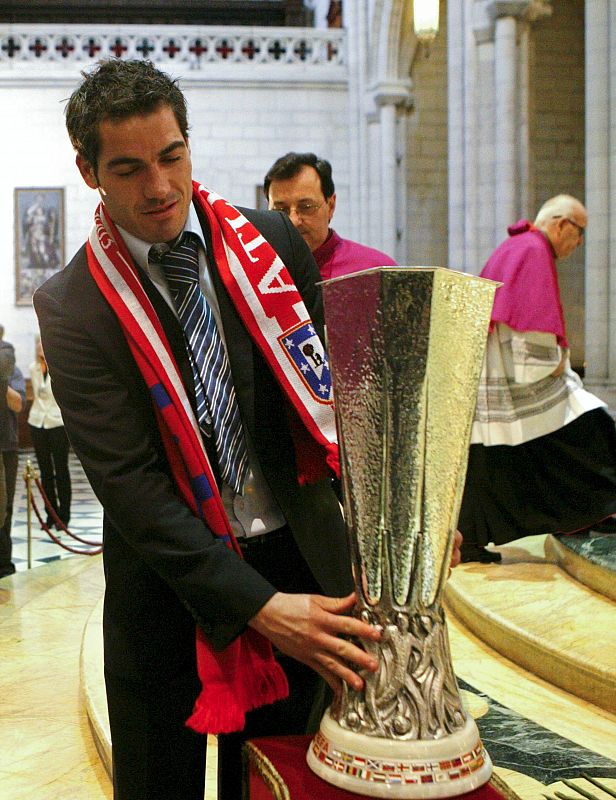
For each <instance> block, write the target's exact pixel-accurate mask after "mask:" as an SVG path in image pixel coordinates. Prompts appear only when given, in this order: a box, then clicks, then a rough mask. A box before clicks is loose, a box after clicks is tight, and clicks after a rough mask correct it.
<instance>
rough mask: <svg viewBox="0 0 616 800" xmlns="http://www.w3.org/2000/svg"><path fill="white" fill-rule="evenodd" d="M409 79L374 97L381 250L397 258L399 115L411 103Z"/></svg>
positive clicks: (386, 86)
mask: <svg viewBox="0 0 616 800" xmlns="http://www.w3.org/2000/svg"><path fill="white" fill-rule="evenodd" d="M409 96H410V80H407V81H392V82H391V83H381V84H380V85H379V86H378V87H377V89H376V92H375V94H374V101H375V103H376V105H377V107H378V108H379V127H380V159H379V160H380V166H381V237H380V249H381V250H383V251H384V252H385V253H387V255H389V256H391V257H392V258H396V253H397V246H398V240H397V236H396V227H397V225H396V220H397V219H398V211H399V210H398V197H399V192H398V184H399V175H398V173H399V170H398V164H397V155H398V151H399V142H398V126H397V116H398V107H399V106H401V105H403V104H405V103H406V102H408V99H409Z"/></svg>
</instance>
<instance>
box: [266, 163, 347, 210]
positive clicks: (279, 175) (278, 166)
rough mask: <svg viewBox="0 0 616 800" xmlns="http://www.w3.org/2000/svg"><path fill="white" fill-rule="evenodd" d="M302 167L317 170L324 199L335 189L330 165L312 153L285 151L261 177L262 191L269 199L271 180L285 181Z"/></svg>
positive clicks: (296, 173) (327, 198)
mask: <svg viewBox="0 0 616 800" xmlns="http://www.w3.org/2000/svg"><path fill="white" fill-rule="evenodd" d="M304 167H312V168H313V169H315V170H316V171H317V174H318V176H319V179H320V181H321V191H322V192H323V197H324V198H325V199H326V200H329V198H330V197H331V196H332V195H333V194H334V192H335V191H336V189H335V187H334V180H333V178H332V165H331V164H330V163H329V161H326V160H325V159H324V158H319V157H318V156H316V155H315V154H314V153H293V152H291V153H287V154H286V155H284V156H281V157H280V158H279V159H278V160H277V161H275V162H274V163H273V164H272V166H271V167H270V168H269V171H268V173H267V175H266V176H265V178H264V179H263V192H264V193H265V196H266V197H267V198H268V199H269V187H270V183H271V182H272V181H286V180H288V179H289V178H294V177H295V176H296V175H298V174H299V173H300V172H301V171H302V169H303V168H304Z"/></svg>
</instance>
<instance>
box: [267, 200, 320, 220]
mask: <svg viewBox="0 0 616 800" xmlns="http://www.w3.org/2000/svg"><path fill="white" fill-rule="evenodd" d="M324 204H325V200H323V202H322V203H319V204H318V205H317V204H316V203H298V204H297V205H296V206H285V205H283V204H282V203H274V206H273V208H274V211H282V213H283V214H286V215H287V217H290V216H291V214H292V213H293V211H295V213H296V214H297V216H298V217H302V218H304V217H314V215H315V214H316V213H317V211H318V210H319V209H320V208H323V206H324Z"/></svg>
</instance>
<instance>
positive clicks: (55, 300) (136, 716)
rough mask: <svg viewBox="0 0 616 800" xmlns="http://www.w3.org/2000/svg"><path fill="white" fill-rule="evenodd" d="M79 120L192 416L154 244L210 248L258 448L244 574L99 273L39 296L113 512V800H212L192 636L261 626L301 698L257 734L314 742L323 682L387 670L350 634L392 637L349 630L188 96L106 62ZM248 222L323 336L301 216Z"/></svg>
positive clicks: (139, 67) (85, 170)
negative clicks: (189, 489) (167, 435)
mask: <svg viewBox="0 0 616 800" xmlns="http://www.w3.org/2000/svg"><path fill="white" fill-rule="evenodd" d="M66 116H67V128H68V130H69V135H70V137H71V141H72V143H73V145H74V147H75V149H76V151H77V158H76V161H77V166H78V168H79V170H80V172H81V175H82V177H83V179H84V181H85V182H86V184H87V185H88V186H89V187H90V188H92V189H96V190H98V192H99V193H100V196H101V199H102V202H103V204H104V207H105V211H106V213H107V214H108V216H109V217H110V218H111V220H112V221H113V223H115V226H116V227H117V230H118V232H119V234H120V235H121V237H122V240H123V243H124V245H125V246H126V248H127V251H128V253H129V255H130V258H131V259H132V260H133V261H134V263H135V265H136V267H137V269H138V274H139V279H140V281H141V283H142V285H143V287H144V289H145V291H146V292H147V295H148V296H149V298H150V301H151V303H152V305H153V307H154V309H155V311H156V314H157V316H158V318H159V320H160V322H161V324H162V326H163V329H164V331H165V333H166V336H167V337H168V340H169V343H170V345H171V348H172V350H173V355H174V357H175V359H176V361H177V364H178V366H179V369H180V372H181V375H182V380H183V383H184V386H185V387H186V391H187V394H188V396H189V397H190V398H191V401H192V402H194V398H195V386H194V382H193V372H192V369H191V362H190V359H191V357H192V354H191V353H190V352H189V348H188V346H187V340H186V337H185V334H184V331H183V330H182V327H181V326H180V323H179V321H178V315H177V313H176V311H175V310H174V307H173V298H172V297H171V292H170V290H169V287H168V285H167V284H166V280H165V274H164V272H163V271H162V270H160V269H159V268H158V266H157V265H156V263H154V261H153V256H152V253H151V252H150V247H151V245H152V244H157V245H160V244H163V243H166V244H168V245H172V244H173V243H174V242H175V241H176V240H177V239H178V237H179V236H180V234H182V232H183V231H184V230H192V231H193V233H196V234H197V235H198V240H199V265H200V284H201V288H202V289H203V292H204V294H205V295H206V296H207V299H208V301H209V303H210V305H211V306H212V309H213V311H214V316H215V317H216V319H217V323H218V329H219V333H220V335H221V336H222V338H223V340H224V342H225V344H226V350H227V353H228V361H229V364H230V368H231V374H232V378H233V383H234V386H235V393H236V396H237V403H238V406H239V410H240V414H241V421H242V427H243V431H244V435H245V438H246V444H247V448H248V461H249V471H248V474H247V478H246V484H245V487H246V488H245V490H244V491H243V492H239V493H238V492H234V491H233V490H232V489H231V488H230V487H229V486H227V485H225V484H224V481H222V480H220V481H219V484H220V485H219V488H220V491H221V496H222V499H223V503H224V506H225V510H226V512H227V514H228V516H229V518H230V523H231V527H232V528H233V530H234V532H235V534H236V536H238V540H239V541H240V543H241V549H242V551H243V554H244V560H241V559H240V558H239V557H238V556H237V555H236V553H235V552H234V551H233V550H231V549H229V548H228V547H226V546H225V544H224V543H223V542H222V541H221V540H220V539H219V538H217V537H216V536H214V535H212V533H211V531H210V529H209V528H208V527H207V525H204V523H203V521H202V520H201V519H198V518H197V517H196V516H194V515H193V513H192V512H191V510H190V509H189V508H188V506H187V505H186V504H185V503H184V502H183V500H182V499H181V497H180V496H179V493H178V489H177V486H176V485H175V483H174V477H173V471H172V467H171V465H170V463H169V460H168V457H167V453H166V451H165V449H164V446H163V440H162V438H161V433H160V430H159V425H158V423H157V418H156V415H155V412H154V408H153V405H152V399H151V395H150V392H149V391H148V388H147V386H146V383H145V381H144V378H143V376H142V374H141V373H140V371H139V369H138V368H137V366H136V363H135V359H134V357H133V355H132V353H131V350H130V347H129V345H128V343H127V339H126V337H125V335H124V333H123V331H122V329H121V327H120V324H119V322H118V318H117V317H116V315H115V314H114V312H113V311H112V309H111V307H110V305H109V304H108V302H107V300H106V299H105V297H103V295H102V293H101V290H100V289H99V286H98V285H97V283H96V282H95V281H94V280H93V277H92V274H91V272H90V270H89V269H88V261H87V254H86V248H85V246H84V247H82V248H81V249H80V250H79V251H78V252H77V254H76V255H75V257H74V258H73V260H72V261H71V262H70V264H69V265H68V266H67V267H66V268H65V269H64V270H63V271H62V272H60V273H58V274H57V275H55V276H54V277H53V278H51V279H50V280H49V281H48V282H47V283H46V284H45V285H44V286H43V287H41V288H40V289H39V290H38V292H37V293H36V295H35V300H34V304H35V308H36V312H37V314H38V317H39V321H40V327H41V334H42V341H43V346H44V349H45V355H46V357H47V361H48V364H49V368H50V372H51V374H52V376H53V383H54V394H55V395H56V398H57V400H58V403H59V404H60V407H61V409H62V414H63V419H64V422H65V426H66V430H67V432H68V434H69V437H70V440H71V443H72V445H73V447H74V449H75V451H76V453H77V455H78V456H79V458H80V460H81V461H82V463H83V466H84V469H85V471H86V473H87V475H88V478H89V480H90V482H91V484H92V486H93V488H94V491H95V492H96V494H97V496H98V498H99V499H100V501H101V503H102V505H103V507H104V510H105V518H104V565H105V576H106V592H105V612H104V641H105V676H106V688H107V698H108V706H109V713H110V722H111V732H112V744H113V759H114V788H115V795H114V796H115V798H116V800H155V799H156V798H160V800H163V798H164V800H174V798H177V800H180V799H181V800H197V798H200V800H201V798H202V797H203V786H204V778H203V772H204V762H205V741H204V739H203V737H202V736H200V735H198V734H196V733H194V732H193V731H191V730H189V729H188V728H187V727H186V726H185V720H186V719H187V718H188V717H189V716H190V713H191V710H192V707H193V703H194V700H195V697H196V696H197V694H198V693H199V680H198V676H197V669H196V665H195V623H196V624H197V625H198V626H199V627H200V629H201V631H202V632H203V633H204V634H205V636H206V638H207V639H208V641H209V642H210V643H211V645H212V646H213V648H214V649H215V650H222V649H224V648H225V647H227V646H228V645H229V644H230V643H231V642H232V641H233V640H234V639H235V638H236V637H237V636H238V635H240V634H241V633H242V631H244V630H245V629H246V628H247V627H251V628H254V629H255V630H257V631H259V632H260V633H261V634H263V635H264V636H265V637H267V639H269V640H270V641H271V642H272V644H273V645H274V646H275V648H276V649H277V651H278V652H279V654H280V657H281V659H282V660H283V661H285V669H286V672H287V676H288V678H289V683H290V697H289V699H288V700H284V701H280V702H278V703H275V704H274V705H273V706H268V707H265V708H264V709H262V710H258V711H256V712H252V713H251V714H249V715H248V717H247V720H248V721H247V726H246V731H245V733H244V735H246V734H250V735H255V734H263V733H293V732H295V733H299V732H302V729H303V726H304V724H305V722H306V718H307V716H308V712H309V709H310V705H311V699H312V697H313V695H314V693H315V691H316V683H317V680H318V678H317V673H318V675H320V676H321V677H322V678H324V679H325V680H326V681H327V682H328V683H329V684H330V686H331V687H332V688H334V690H335V689H337V688H338V687H339V686H340V684H341V681H346V682H348V683H349V684H350V685H352V686H355V687H357V688H359V687H361V686H362V683H363V682H362V679H361V677H360V676H359V674H358V673H359V671H360V670H364V669H365V670H373V671H374V670H375V669H376V662H375V660H374V659H373V657H371V656H370V655H369V654H368V653H367V652H366V651H364V650H363V649H362V648H361V647H359V646H357V645H356V644H354V643H353V642H352V641H351V640H350V639H349V638H341V635H344V636H345V637H359V638H362V637H363V638H368V639H372V640H375V639H378V638H379V635H380V634H379V631H377V630H376V629H374V628H372V627H371V626H369V625H367V624H365V623H363V622H361V621H360V620H357V619H353V618H351V617H349V616H347V612H348V611H349V610H350V608H351V607H352V604H353V597H352V595H351V594H350V592H351V591H352V581H351V577H350V566H349V561H348V556H347V551H346V543H345V539H344V532H343V523H342V519H341V515H340V509H339V505H338V502H337V500H336V497H335V495H334V492H333V491H332V488H331V481H330V479H324V480H321V481H319V482H317V483H312V484H308V485H303V486H300V485H299V483H298V480H297V464H296V458H295V451H294V445H293V441H292V436H291V432H290V429H289V424H288V422H287V417H286V415H285V413H284V410H283V409H284V398H283V396H282V392H281V389H280V387H279V385H278V383H277V382H276V380H275V379H274V377H273V375H272V372H271V371H270V369H269V368H268V365H267V364H266V363H265V361H264V359H263V356H262V355H261V353H260V351H259V350H258V349H257V347H256V346H255V344H254V341H253V340H252V338H251V337H250V336H249V335H248V333H247V330H246V327H245V326H244V324H243V322H242V320H241V319H240V316H238V313H237V311H236V308H235V307H234V304H233V303H232V302H231V299H230V297H229V295H228V293H227V291H226V289H225V286H224V285H223V283H222V281H221V277H220V275H219V271H218V269H217V266H216V263H215V259H214V256H213V252H214V247H213V246H212V240H211V231H210V230H209V227H208V224H207V221H206V220H205V218H204V216H203V214H202V213H201V211H198V210H197V209H196V207H195V206H194V205H193V204H192V191H193V190H192V186H191V178H192V174H191V161H190V151H189V146H188V135H187V127H188V126H187V120H186V104H185V100H184V97H183V95H182V93H181V92H180V90H179V88H178V87H177V85H176V84H175V82H173V81H171V80H170V79H169V78H168V77H167V76H166V75H164V74H163V73H160V72H159V71H158V70H156V69H154V68H153V67H152V66H151V65H150V64H148V63H147V62H137V61H135V62H122V61H119V60H113V61H108V62H102V63H101V64H100V65H98V66H97V68H96V69H95V70H94V71H93V72H92V73H90V74H89V75H87V76H85V79H84V81H83V82H82V84H81V85H80V87H79V88H78V89H77V90H76V91H75V92H74V93H73V95H72V97H71V99H70V101H69V104H68V106H67V111H66ZM242 211H243V213H244V215H245V216H246V217H247V218H248V220H249V221H250V222H251V223H252V224H253V225H254V226H255V227H256V228H257V229H258V230H259V231H260V232H261V234H262V235H263V237H265V239H266V240H267V241H268V242H269V243H270V244H271V245H272V246H273V247H274V249H275V250H276V251H277V253H278V254H279V255H280V257H281V258H282V260H283V262H284V264H285V265H286V267H287V269H288V271H289V273H290V275H291V277H292V279H293V280H294V282H295V285H296V286H297V288H298V290H299V292H300V294H301V296H302V299H303V301H304V304H305V305H306V307H307V309H308V312H309V314H310V316H311V318H312V321H313V323H314V325H315V327H316V329H317V331H318V332H322V325H323V319H322V307H321V298H320V294H319V291H318V289H317V288H316V286H315V284H316V283H317V281H318V280H319V273H318V270H317V268H316V265H315V263H314V261H313V259H312V257H311V255H310V252H309V250H308V248H307V247H306V245H305V243H304V242H303V240H302V239H301V237H300V236H299V235H298V234H297V232H296V231H295V230H294V228H293V226H292V225H291V224H290V222H289V220H288V218H287V217H286V216H285V215H284V214H280V213H271V212H255V211H249V210H247V209H242ZM207 438H208V437H204V439H207ZM205 446H206V449H207V452H208V455H209V457H210V461H211V462H212V464H213V468H214V470H215V471H216V464H217V462H218V461H219V460H220V455H221V454H220V453H217V452H216V448H215V446H214V444H213V442H212V441H211V439H208V440H207V441H205ZM219 478H220V476H219ZM255 531H256V532H257V533H256V535H255ZM338 598H342V599H338ZM315 671H316V672H315ZM236 738H237V737H236ZM236 738H235V739H234V737H229V739H228V742H229V746H228V750H227V746H226V744H225V742H226V741H227V740H225V737H223V740H224V741H222V742H221V756H222V761H223V772H222V789H221V796H222V797H224V798H229V800H239V796H240V795H239V789H238V786H237V784H236V783H234V779H235V777H236V776H237V775H239V773H240V765H239V763H234V759H236V758H237V752H238V751H237V741H236Z"/></svg>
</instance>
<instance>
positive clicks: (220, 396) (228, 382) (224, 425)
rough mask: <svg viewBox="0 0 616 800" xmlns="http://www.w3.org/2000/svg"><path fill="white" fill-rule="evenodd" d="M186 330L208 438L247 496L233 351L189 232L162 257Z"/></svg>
mask: <svg viewBox="0 0 616 800" xmlns="http://www.w3.org/2000/svg"><path fill="white" fill-rule="evenodd" d="M153 260H157V261H158V263H159V264H161V265H162V267H163V270H164V272H165V276H166V278H167V285H168V287H169V291H170V292H171V296H172V298H173V303H174V305H175V309H176V311H177V314H178V317H179V320H180V323H181V325H182V327H183V328H184V333H185V336H186V341H187V343H188V347H189V356H190V357H191V358H190V361H191V365H192V369H193V376H194V380H195V396H196V401H197V419H198V420H199V426H200V428H201V430H202V431H203V432H204V433H205V434H206V435H211V434H212V431H213V433H214V444H215V446H216V452H217V454H218V466H219V468H220V475H221V477H222V479H223V481H224V482H225V483H228V484H229V486H231V488H232V489H233V490H234V491H235V492H237V493H240V494H241V492H242V487H243V485H244V479H245V477H246V471H247V468H248V455H247V452H246V440H245V439H244V431H243V428H242V420H241V417H240V411H239V408H238V405H237V399H236V397H235V387H234V386H233V380H232V378H231V369H230V367H229V360H228V358H227V352H226V350H225V347H224V345H223V343H222V339H221V338H220V334H219V332H218V328H217V326H216V320H215V319H214V315H213V313H212V309H211V308H210V305H209V303H208V302H207V300H206V299H205V296H204V295H203V292H202V291H201V288H200V286H199V249H198V244H197V238H196V237H195V235H194V234H191V233H190V232H189V231H186V232H184V233H183V234H182V237H181V238H180V240H179V241H178V242H177V243H176V244H175V246H174V247H173V249H172V250H168V251H167V252H166V253H164V254H163V255H162V256H159V258H157V259H156V258H154V259H153Z"/></svg>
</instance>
